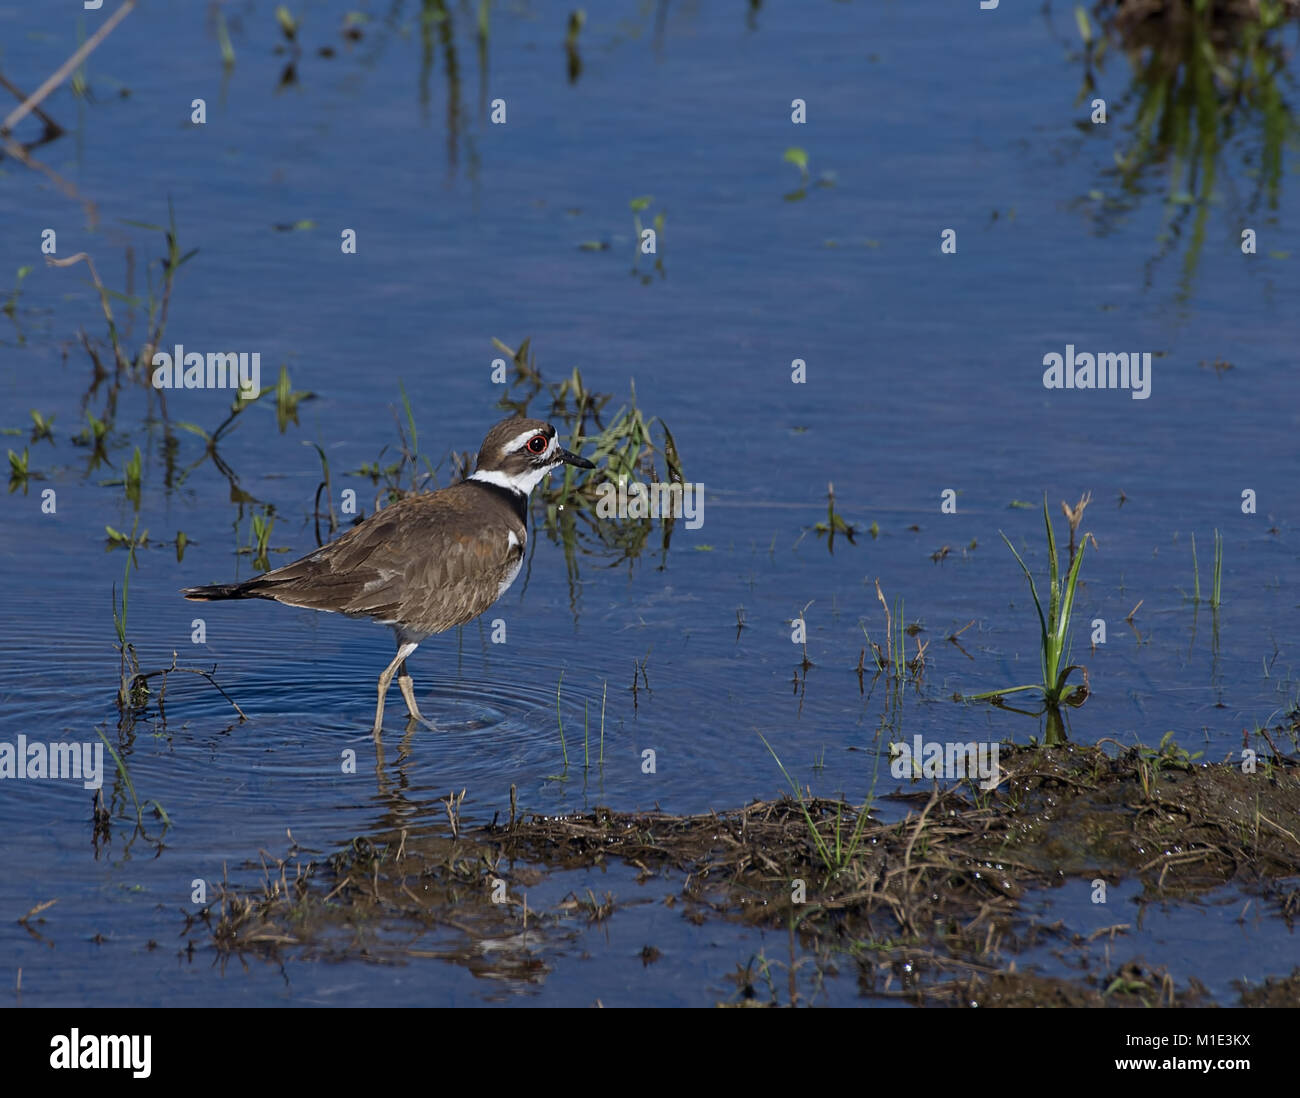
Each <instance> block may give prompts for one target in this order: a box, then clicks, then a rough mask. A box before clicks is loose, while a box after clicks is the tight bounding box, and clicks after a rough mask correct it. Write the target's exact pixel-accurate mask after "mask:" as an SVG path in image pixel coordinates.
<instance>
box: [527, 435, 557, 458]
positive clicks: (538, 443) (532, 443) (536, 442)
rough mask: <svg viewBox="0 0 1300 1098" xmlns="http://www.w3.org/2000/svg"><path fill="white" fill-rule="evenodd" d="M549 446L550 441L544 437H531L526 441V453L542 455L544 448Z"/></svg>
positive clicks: (544, 451)
mask: <svg viewBox="0 0 1300 1098" xmlns="http://www.w3.org/2000/svg"><path fill="white" fill-rule="evenodd" d="M550 444H551V440H550V439H548V438H547V437H546V436H545V435H533V437H532V438H530V439H529V440H528V452H529V453H530V454H544V453H546V448H547V447H548V446H549V445H550Z"/></svg>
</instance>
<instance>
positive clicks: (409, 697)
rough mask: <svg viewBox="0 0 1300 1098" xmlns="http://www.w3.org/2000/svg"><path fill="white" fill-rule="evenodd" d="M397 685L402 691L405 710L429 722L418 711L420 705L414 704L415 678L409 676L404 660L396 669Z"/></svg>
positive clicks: (422, 720) (418, 718) (421, 720)
mask: <svg viewBox="0 0 1300 1098" xmlns="http://www.w3.org/2000/svg"><path fill="white" fill-rule="evenodd" d="M397 686H398V689H400V690H401V691H402V698H403V699H404V700H405V701H406V712H407V713H408V714H409V715H410V716H412V717H414V718H415V719H416V720H417V721H420V722H422V723H423V724H428V723H429V722H428V721H426V720H425V719H424V715H423V714H422V713H421V712H420V707H419V706H418V705H416V704H415V680H414V679H412V678H411V676H410V674H408V673H407V670H406V661H405V660H403V661H402V665H401V667H399V668H398V669H397Z"/></svg>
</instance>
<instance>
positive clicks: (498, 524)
mask: <svg viewBox="0 0 1300 1098" xmlns="http://www.w3.org/2000/svg"><path fill="white" fill-rule="evenodd" d="M562 463H563V464H568V465H576V466H577V467H578V468H579V469H594V468H595V466H594V465H593V464H592V463H591V462H590V461H588V460H587V459H586V458H582V457H579V456H578V455H577V454H573V453H570V452H569V451H568V450H565V449H563V448H562V447H561V446H560V444H559V442H558V441H557V440H556V436H555V428H554V427H552V426H551V425H550V424H549V423H545V422H543V421H542V420H540V419H522V418H519V417H515V418H513V419H507V420H503V421H502V422H500V423H498V424H497V425H496V426H495V427H493V428H492V430H490V431H489V432H488V434H487V438H485V439H484V440H483V446H482V447H481V448H480V449H479V452H478V461H477V463H476V464H475V468H474V472H473V473H472V474H471V475H470V477H469V479H467V480H464V481H462V482H461V483H459V484H453V485H451V486H450V487H448V488H442V489H440V490H438V491H436V492H433V493H430V494H426V495H417V496H407V497H406V498H405V499H401V500H398V501H397V502H396V503H391V504H389V505H388V506H387V507H385V508H383V509H382V510H381V511H377V512H376V513H375V514H373V515H371V516H370V517H369V518H368V519H366V520H364V521H363V522H360V523H358V524H357V525H356V526H354V527H353V528H352V529H351V530H349V531H348V532H347V533H346V534H344V535H343V536H342V537H341V538H339V539H338V540H337V541H332V542H330V543H329V544H328V545H326V546H323V547H322V548H320V549H317V550H316V551H315V552H314V553H309V554H308V555H307V556H305V557H303V558H302V559H301V560H296V561H294V562H293V563H292V564H286V565H285V566H284V567H282V568H276V569H273V570H272V571H270V572H265V573H263V574H262V575H260V576H256V577H254V578H253V579H250V580H245V581H244V582H243V583H217V584H213V585H211V586H209V587H186V588H184V589H182V591H181V594H182V595H184V596H185V597H186V598H187V599H193V600H195V601H200V602H206V601H211V600H215V599H272V600H274V601H275V602H282V603H285V604H286V605H288V606H303V607H306V608H308V609H311V610H329V611H333V612H335V613H339V614H346V615H347V616H348V617H354V618H371V619H373V620H374V621H377V622H379V624H380V625H390V626H392V627H393V631H394V632H395V633H396V634H397V655H396V656H394V657H393V662H392V663H390V664H389V665H388V666H387V667H386V668H384V673H383V674H382V675H380V676H379V704H378V705H377V706H376V707H375V727H374V736H375V739H376V740H377V739H379V736H380V731H381V728H382V724H383V719H384V697H385V695H386V694H387V693H388V687H389V686H390V685H391V683H392V681H393V675H394V673H396V675H397V685H398V687H399V688H400V689H401V691H402V697H403V698H404V699H405V701H406V710H407V712H408V713H409V714H410V716H412V717H414V718H415V719H416V720H418V721H420V722H421V723H423V724H426V725H427V724H429V723H430V722H429V721H427V720H425V719H424V717H423V716H422V715H421V713H420V710H419V707H418V706H417V705H416V704H415V687H414V684H413V683H412V681H411V676H410V675H409V674H408V673H407V670H406V660H407V657H409V656H410V655H411V653H412V652H414V651H415V650H416V648H417V647H418V646H419V645H420V642H421V641H423V640H424V639H425V638H427V637H430V636H432V635H433V634H434V633H442V632H444V631H446V630H448V629H450V628H452V627H453V626H456V625H464V624H465V623H466V622H467V621H471V620H472V619H474V618H476V617H478V616H479V615H480V614H481V613H483V611H485V610H486V609H487V608H488V607H489V606H491V605H492V604H493V603H494V602H496V601H497V599H499V598H500V597H501V596H502V595H504V594H505V593H506V590H507V589H508V588H509V586H510V585H511V584H512V583H513V582H514V579H515V577H516V576H517V575H519V569H520V566H521V565H522V564H523V559H524V545H525V543H526V542H527V540H528V494H529V493H530V492H531V491H532V490H533V489H534V488H535V487H536V486H537V484H538V482H539V481H540V480H541V479H542V478H543V477H544V476H546V474H547V473H549V472H550V471H551V470H552V469H554V468H555V467H556V466H557V465H560V464H562Z"/></svg>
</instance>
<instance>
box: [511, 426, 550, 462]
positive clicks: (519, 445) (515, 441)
mask: <svg viewBox="0 0 1300 1098" xmlns="http://www.w3.org/2000/svg"><path fill="white" fill-rule="evenodd" d="M544 434H546V432H545V431H543V430H533V431H525V432H524V433H523V434H522V435H516V436H515V437H514V438H512V439H511V440H510V441H509V442H507V443H506V446H505V452H506V453H507V454H513V453H514V452H515V451H516V450H522V449H523V448H524V445H525V443H527V442H528V440H529V439H530V438H532V437H533V436H534V435H544ZM557 445H559V444H558V442H557V441H556V436H552V437H551V439H550V441H549V442H548V443H547V446H546V449H545V450H544V451H543V453H544V454H549V453H550V452H551V451H552V450H553V449H555V447H556V446H557ZM539 456H540V455H539Z"/></svg>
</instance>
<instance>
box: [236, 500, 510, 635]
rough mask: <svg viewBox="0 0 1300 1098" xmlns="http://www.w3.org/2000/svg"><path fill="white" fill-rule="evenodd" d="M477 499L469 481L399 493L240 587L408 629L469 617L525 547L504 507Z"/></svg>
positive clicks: (493, 593)
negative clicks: (346, 528) (321, 542)
mask: <svg viewBox="0 0 1300 1098" xmlns="http://www.w3.org/2000/svg"><path fill="white" fill-rule="evenodd" d="M477 503H481V500H479V499H478V498H477V496H476V490H475V489H473V488H469V489H467V488H466V485H464V484H457V485H453V486H452V487H450V488H445V489H443V490H442V491H439V492H435V493H433V494H432V495H423V496H410V497H408V498H406V499H404V500H399V501H398V502H397V503H393V504H390V505H389V506H387V507H385V508H384V509H383V510H382V511H379V512H377V513H376V514H374V515H372V516H371V517H370V518H368V519H366V520H365V521H364V522H362V523H360V524H358V525H357V526H354V527H353V528H352V529H351V530H349V531H348V532H347V533H346V534H344V535H343V536H342V537H341V538H339V539H338V540H336V541H333V542H330V544H329V545H326V546H323V547H322V548H320V549H318V550H316V552H314V553H309V554H308V555H307V556H305V557H303V558H302V559H301V560H296V561H294V562H293V563H292V564H286V565H285V566H284V567H282V568H276V569H275V570H274V571H271V572H267V573H266V574H265V575H262V576H258V577H257V578H256V579H252V580H249V581H248V583H247V585H245V591H244V592H243V593H246V594H247V595H252V596H254V597H258V598H266V599H274V600H275V601H277V602H282V603H285V604H286V605H289V606H302V607H306V608H308V609H312V610H333V611H335V612H337V613H341V614H347V615H349V616H353V617H369V618H374V619H376V620H377V621H381V622H392V623H398V622H400V623H402V624H404V625H406V626H408V627H409V630H410V631H411V632H412V633H423V634H426V635H427V634H429V633H441V632H442V631H443V630H444V629H450V628H451V627H452V626H454V625H463V624H464V623H465V622H467V621H470V620H471V619H472V618H475V617H477V616H478V615H479V614H481V613H483V611H484V610H486V609H487V608H488V607H489V606H491V605H492V604H493V603H494V602H496V600H497V597H498V595H499V593H500V587H501V585H502V584H503V583H504V582H506V581H507V580H508V579H510V578H512V577H513V576H514V574H515V572H516V571H517V570H518V565H519V561H520V560H521V558H522V556H523V542H524V536H523V533H522V531H517V532H516V533H515V536H514V538H513V539H512V538H511V530H512V524H511V522H510V516H509V515H508V513H507V512H505V511H497V510H496V509H492V510H488V511H487V512H484V510H483V509H482V508H481V506H480V507H476V506H475V504H477ZM439 546H440V547H441V548H439Z"/></svg>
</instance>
